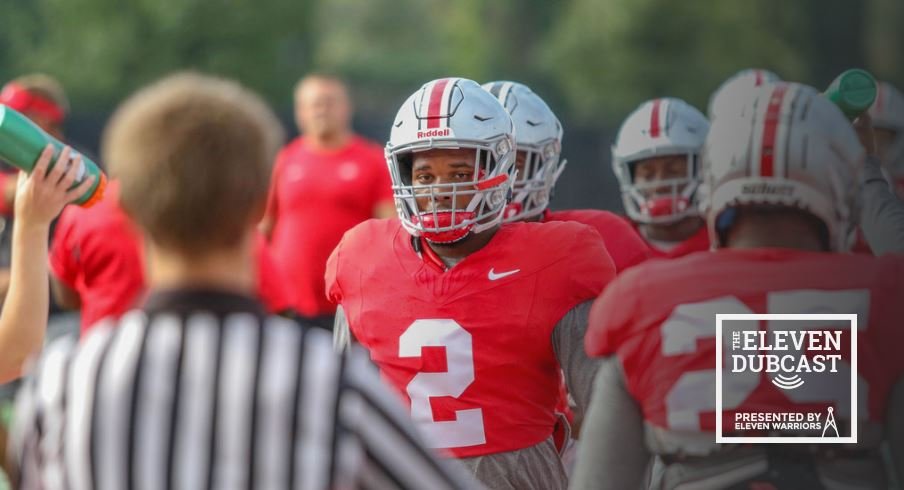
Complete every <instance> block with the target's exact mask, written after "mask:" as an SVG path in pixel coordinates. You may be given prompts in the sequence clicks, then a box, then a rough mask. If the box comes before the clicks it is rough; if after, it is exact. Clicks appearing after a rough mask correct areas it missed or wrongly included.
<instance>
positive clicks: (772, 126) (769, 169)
mask: <svg viewBox="0 0 904 490" xmlns="http://www.w3.org/2000/svg"><path fill="white" fill-rule="evenodd" d="M787 91H788V85H785V84H780V85H778V86H776V87H775V90H773V92H772V96H771V97H769V105H768V106H767V107H766V117H765V120H764V121H763V146H762V149H761V151H760V176H761V177H772V176H773V175H774V173H775V168H774V166H775V140H776V136H777V135H778V125H779V113H780V112H781V110H782V101H783V100H784V99H785V92H787Z"/></svg>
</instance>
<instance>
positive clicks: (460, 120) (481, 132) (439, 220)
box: [385, 78, 515, 243]
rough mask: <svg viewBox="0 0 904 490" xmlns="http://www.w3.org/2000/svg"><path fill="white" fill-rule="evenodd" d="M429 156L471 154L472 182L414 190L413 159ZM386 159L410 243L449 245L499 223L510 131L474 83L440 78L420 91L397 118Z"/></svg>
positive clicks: (507, 183)
mask: <svg viewBox="0 0 904 490" xmlns="http://www.w3.org/2000/svg"><path fill="white" fill-rule="evenodd" d="M432 149H473V150H474V178H473V181H471V182H467V183H454V184H451V183H450V184H431V185H415V184H414V183H413V182H412V179H411V166H412V160H413V154H414V153H416V152H421V151H426V150H432ZM385 152H386V163H387V164H388V165H389V173H390V176H391V177H392V190H393V195H394V197H395V204H396V210H397V211H398V213H399V219H400V220H401V222H402V226H404V227H405V229H406V230H407V231H408V232H409V233H411V234H412V235H414V236H423V237H424V238H426V239H427V240H429V241H431V242H434V243H452V242H456V241H458V240H461V239H463V238H465V237H466V236H468V233H471V232H473V233H480V232H482V231H484V230H487V229H489V228H491V227H493V226H495V225H496V224H498V223H500V222H501V221H502V215H503V213H504V211H505V208H506V204H507V203H508V200H509V198H510V196H511V193H512V182H513V180H514V174H515V139H514V126H513V124H512V118H511V117H510V116H509V115H508V113H507V112H506V111H505V109H504V108H503V107H502V104H500V103H499V101H497V100H496V98H495V97H493V96H492V95H490V93H489V92H487V91H485V90H483V89H482V88H481V87H480V85H478V84H477V83H476V82H474V81H472V80H467V79H464V78H442V79H438V80H434V81H432V82H428V83H425V84H424V85H423V86H422V87H421V88H420V89H418V91H417V92H415V93H414V94H412V95H411V96H410V97H408V99H407V100H406V101H405V103H404V104H402V107H401V108H400V109H399V112H398V113H397V114H396V117H395V122H394V123H393V125H392V131H391V134H390V137H389V142H388V143H387V144H386V150H385ZM470 196H473V198H472V199H471V201H470V203H469V204H468V205H467V206H466V207H465V208H463V209H451V210H443V209H442V206H438V205H437V203H438V202H439V201H440V200H442V199H443V198H449V197H451V200H452V202H461V201H460V198H466V197H470ZM415 197H417V198H418V199H423V198H425V197H426V198H429V199H430V200H431V201H432V204H433V205H432V206H430V207H429V208H428V209H432V211H429V212H421V211H420V210H419V208H418V205H417V202H416V199H415Z"/></svg>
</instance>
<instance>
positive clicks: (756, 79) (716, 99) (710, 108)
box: [706, 68, 781, 121]
mask: <svg viewBox="0 0 904 490" xmlns="http://www.w3.org/2000/svg"><path fill="white" fill-rule="evenodd" d="M779 81H781V78H779V76H778V75H776V74H775V73H773V72H771V71H769V70H763V69H760V68H747V69H744V70H741V71H739V72H737V73H735V74H734V75H732V76H730V77H728V78H726V79H725V81H724V82H722V83H721V84H720V85H719V88H717V89H716V91H715V92H713V94H712V96H711V97H710V98H709V104H708V105H707V106H706V112H707V115H708V116H709V120H710V121H715V120H716V117H717V116H718V115H719V113H720V112H725V113H726V114H728V115H729V116H735V115H737V113H738V111H739V110H740V109H741V108H743V106H744V105H745V104H746V103H747V102H748V98H749V97H750V95H751V94H752V93H754V91H755V90H756V89H757V88H759V87H762V86H763V85H766V84H767V83H773V82H779Z"/></svg>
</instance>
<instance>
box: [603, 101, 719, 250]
mask: <svg viewBox="0 0 904 490" xmlns="http://www.w3.org/2000/svg"><path fill="white" fill-rule="evenodd" d="M708 130H709V122H708V121H707V120H706V117H705V116H704V115H703V114H701V113H700V111H698V110H697V109H695V108H693V107H691V106H690V105H689V104H687V103H686V102H684V101H682V100H679V99H674V98H663V99H654V100H650V101H647V102H644V103H643V104H641V105H640V107H638V108H637V109H636V110H635V111H634V112H633V113H631V115H629V116H628V118H627V119H625V122H624V123H622V126H621V129H619V131H618V138H617V139H616V141H615V144H614V145H613V146H612V168H613V170H614V172H615V176H616V177H617V178H618V182H619V185H620V187H621V193H622V201H623V202H624V206H625V212H626V213H627V214H628V218H630V220H631V221H632V222H633V224H634V226H636V227H637V230H638V231H639V232H640V235H641V236H642V237H643V238H644V239H645V240H646V241H647V243H648V244H649V246H650V248H651V249H652V253H653V255H654V256H657V257H681V256H683V255H687V254H689V253H693V252H697V251H700V250H707V249H708V248H709V238H708V236H707V234H706V227H705V226H704V223H703V219H702V218H701V217H700V212H699V210H698V209H697V207H698V204H699V198H700V192H699V191H700V183H701V177H700V169H699V166H700V162H699V159H700V151H701V150H702V148H703V141H704V139H705V138H706V133H707V131H708Z"/></svg>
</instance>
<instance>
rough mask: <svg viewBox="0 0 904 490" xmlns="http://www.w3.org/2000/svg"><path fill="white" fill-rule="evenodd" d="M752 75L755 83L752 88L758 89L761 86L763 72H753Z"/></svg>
mask: <svg viewBox="0 0 904 490" xmlns="http://www.w3.org/2000/svg"><path fill="white" fill-rule="evenodd" d="M753 72H754V74H756V81H755V82H754V85H753V86H754V87H759V86H760V85H762V84H763V70H754V71H753Z"/></svg>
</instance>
